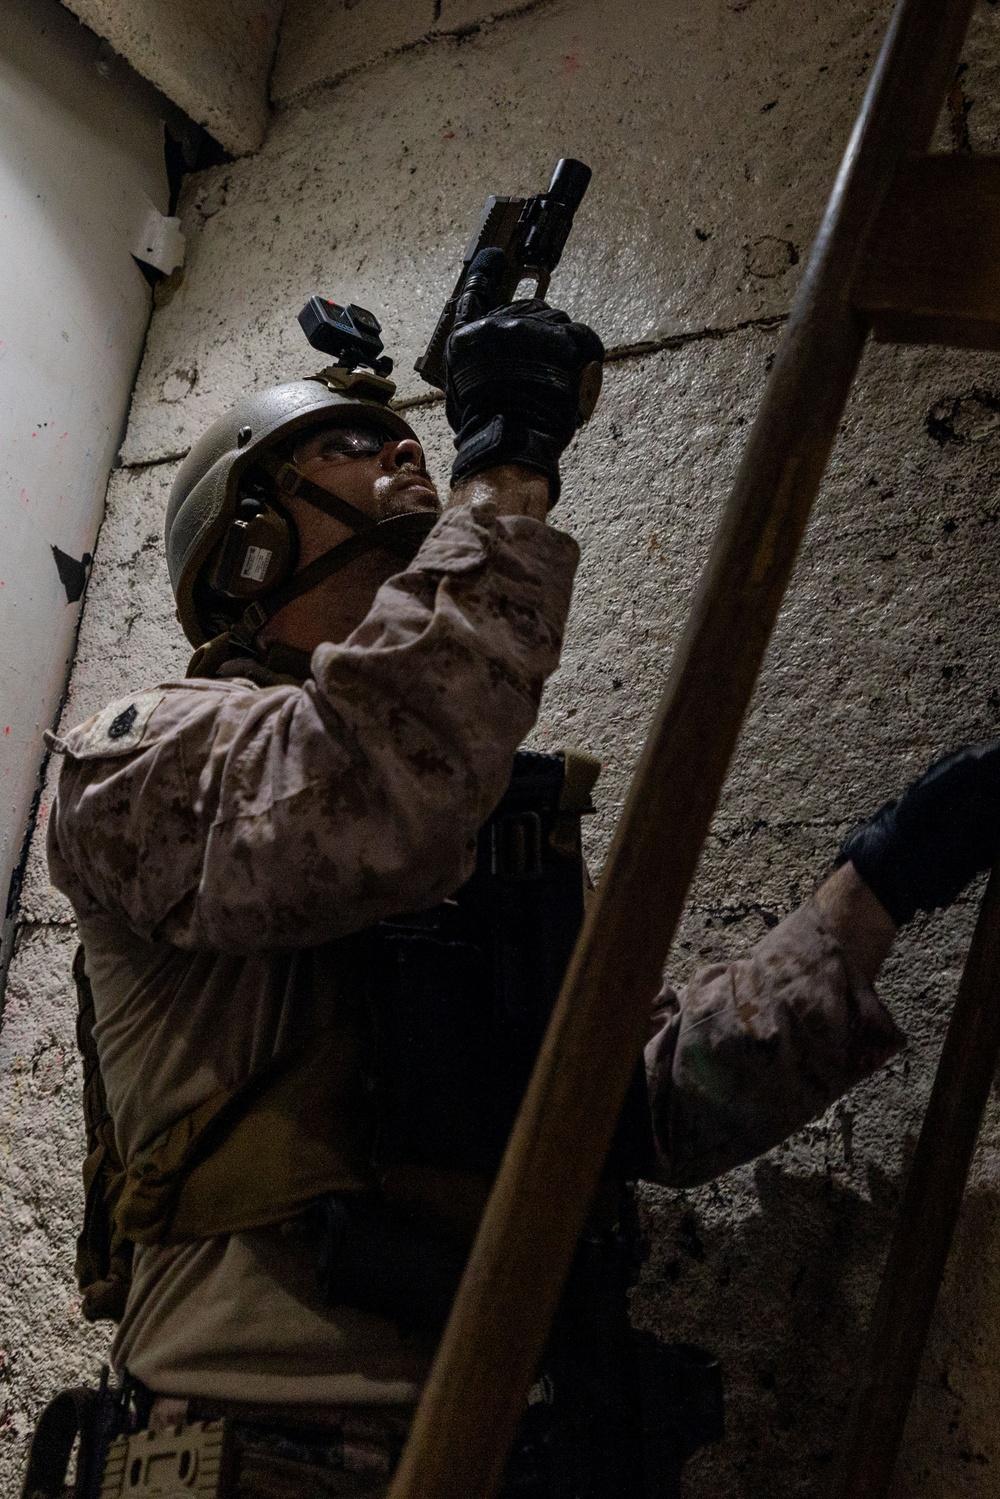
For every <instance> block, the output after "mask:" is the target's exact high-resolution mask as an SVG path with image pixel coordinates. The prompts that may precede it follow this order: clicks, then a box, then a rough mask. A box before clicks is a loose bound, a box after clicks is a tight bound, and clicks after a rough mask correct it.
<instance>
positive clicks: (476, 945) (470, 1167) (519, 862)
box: [74, 751, 653, 1320]
mask: <svg viewBox="0 0 1000 1499" xmlns="http://www.w3.org/2000/svg"><path fill="white" fill-rule="evenodd" d="M598 773H599V767H598V765H597V763H596V762H595V761H593V760H591V759H590V758H589V757H586V756H580V755H574V754H566V755H543V754H536V753H531V752H528V751H520V752H519V753H518V754H517V756H516V757H515V763H514V771H513V776H512V779H511V783H510V786H509V788H508V790H507V792H506V793H505V795H504V797H503V799H502V801H501V802H500V804H499V806H498V807H497V809H496V811H495V812H494V813H493V815H492V816H491V817H490V818H489V820H488V821H487V822H486V823H485V824H484V826H483V828H482V829H481V830H480V833H479V838H478V848H477V858H476V865H475V869H474V872H473V874H472V877H471V878H470V879H469V880H468V881H467V883H466V884H465V885H464V886H463V887H462V888H461V889H460V890H459V891H458V892H457V893H456V894H455V896H454V897H452V898H451V899H450V900H447V901H444V902H442V903H441V904H440V905H438V906H435V907H433V908H432V909H430V910H428V911H425V912H421V913H417V914H415V915H410V916H401V917H396V918H393V919H392V920H388V921H382V922H379V923H378V924H377V925H376V926H374V927H372V928H370V929H368V930H367V931H364V932H361V933H357V934H354V935H352V936H350V937H347V938H344V939H341V940H340V941H338V942H336V943H334V944H331V949H332V952H331V959H332V960H334V959H335V961H336V962H337V966H338V974H342V975H343V978H344V982H345V983H347V984H349V985H352V986H354V988H355V991H356V996H357V997H358V999H359V1000H360V1005H359V1006H358V1008H359V1010H360V1012H361V1013H364V1014H365V1015H366V1017H367V1018H368V1021H369V1023H370V1032H369V1035H368V1037H367V1044H366V1046H365V1047H364V1049H363V1051H364V1055H363V1057H362V1059H361V1065H362V1066H363V1067H364V1068H365V1071H366V1079H367V1087H368V1092H369V1095H370V1097H371V1099H372V1102H373V1111H372V1119H371V1126H370V1131H371V1132H370V1138H371V1151H370V1156H371V1158H370V1171H369V1172H367V1173H363V1174H360V1175H359V1174H358V1173H357V1172H354V1173H353V1174H352V1173H351V1171H349V1170H347V1169H346V1168H345V1158H348V1157H349V1156H350V1154H351V1152H350V1151H349V1150H348V1149H347V1147H346V1145H345V1143H344V1141H343V1139H341V1138H340V1135H339V1134H338V1131H339V1132H340V1134H343V1132H344V1130H346V1129H347V1122H346V1121H338V1120H337V1119H336V1117H335V1115H334V1111H332V1110H324V1107H323V1103H324V1080H325V1079H326V1078H328V1077H329V1076H330V1068H331V1067H333V1066H336V1065H337V1061H336V1059H335V1057H334V1055H333V1053H332V1051H330V1050H329V1049H324V1046H323V1045H322V1044H320V1045H316V1044H315V1043H313V1044H311V1045H310V1046H309V1048H308V1050H307V1051H304V1052H303V1053H300V1054H292V1055H289V1056H285V1057H282V1058H280V1059H278V1060H277V1061H276V1062H275V1063H274V1064H273V1065H272V1066H271V1067H269V1068H268V1069H266V1070H265V1071H264V1072H262V1073H260V1074H258V1075H257V1076H255V1077H252V1078H250V1079H249V1080H248V1081H247V1082H246V1083H245V1084H244V1085H242V1086H241V1087H240V1088H238V1089H235V1090H233V1091H231V1092H221V1093H219V1094H218V1095H216V1096H215V1097H214V1098H212V1099H209V1100H208V1101H207V1102H206V1103H205V1104H203V1105H202V1106H201V1108H199V1109H198V1110H197V1111H195V1112H194V1113H192V1114H189V1115H186V1116H184V1117H183V1118H181V1119H179V1120H178V1121H177V1122H176V1123H175V1124H174V1125H173V1126H172V1127H171V1129H169V1130H168V1131H167V1132H166V1133H165V1134H164V1135H163V1136H161V1137H160V1138H159V1139H158V1140H155V1141H154V1142H153V1143H152V1145H151V1146H150V1147H149V1148H148V1149H146V1150H144V1151H142V1152H140V1153H139V1154H138V1155H137V1156H136V1158H135V1159H133V1160H132V1161H130V1162H129V1164H128V1167H127V1169H126V1168H125V1167H124V1166H123V1164H122V1162H121V1161H120V1159H119V1158H118V1155H117V1151H116V1148H115V1143H114V1133H113V1127H112V1122H111V1119H110V1117H109V1114H108V1109H107V1102H106V1099H105V1097H104V1090H103V1085H102V1083H101V1078H100V1069H99V1067H98V1065H97V1057H96V1051H95V1049H94V1045H93V1036H92V1028H91V1027H92V1017H93V1001H92V997H91V995H90V990H89V984H88V982H87V978H86V973H85V969H84V964H83V960H82V956H81V954H78V957H77V962H76V964H75V965H74V974H75V976H76V979H77V986H78V993H79V1000H80V1022H79V1025H78V1039H79V1043H80V1047H81V1051H82V1052H83V1056H84V1073H85V1082H84V1100H85V1113H86V1120H87V1144H88V1152H89V1153H88V1156H87V1161H86V1164H85V1168H84V1184H85V1188H86V1210H85V1218H84V1228H83V1232H82V1234H81V1236H80V1239H79V1242H78V1255H77V1275H78V1280H79V1283H80V1289H81V1291H82V1293H83V1311H84V1315H85V1316H86V1317H88V1318H89V1319H91V1320H93V1319H95V1318H98V1317H120V1316H121V1315H122V1312H123V1309H124V1302H125V1296H126V1295H127V1291H128V1279H129V1267H130V1259H131V1246H132V1243H133V1242H139V1243H176V1242H184V1241H186V1240H191V1239H197V1238H201V1237H208V1236H211V1235H214V1234H221V1233H234V1232H240V1231H243V1230H245V1229H248V1228H253V1227H260V1226H262V1225H263V1224H266V1223H274V1222H281V1221H284V1220H286V1219H288V1218H290V1217H292V1216H294V1215H295V1214H296V1213H297V1212H300V1211H302V1210H303V1209H304V1208H306V1207H307V1206H308V1205H309V1204H310V1203H312V1202H314V1201H315V1200H316V1199H317V1198H320V1197H322V1196H323V1194H324V1193H329V1192H342V1191H344V1190H345V1188H346V1189H347V1190H348V1191H358V1192H365V1191H373V1190H374V1191H378V1192H380V1193H381V1194H382V1195H383V1196H384V1197H385V1198H386V1200H388V1201H392V1202H405V1203H407V1204H409V1205H411V1206H414V1207H416V1208H418V1209H420V1210H422V1211H423V1212H425V1213H426V1214H428V1215H429V1216H430V1217H431V1218H432V1219H433V1218H437V1219H439V1220H441V1221H444V1222H446V1223H447V1224H448V1226H449V1227H451V1228H457V1229H459V1230H460V1231H461V1232H463V1233H464V1234H465V1235H466V1237H470V1238H471V1236H472V1234H473V1233H474V1231H475V1228H476V1225H477V1223H478V1218H479V1215H480V1213H481V1210H482V1207H483V1204H484V1203H485V1199H486V1196H487V1194H488V1191H489V1187H490V1184H491V1182H492V1179H493V1176H494V1174H495V1172H496V1170H497V1167H498V1165H499V1162H500V1159H501V1157H502V1154H503V1151H504V1148H505V1145H506V1142H507V1137H508V1135H509V1133H510V1130H511V1127H512V1125H513V1122H514V1119H515V1117H516V1114H517V1110H518V1107H519V1105H520V1102H521V1098H522V1096H523V1094H524V1090H525V1087H526V1085H527V1082H528V1079H529V1077H530V1075H531V1071H532V1068H533V1066H534V1061H535V1057H536V1055H537V1053H538V1049H539V1046H540V1044H541V1041H542V1037H543V1035H544V1032H545V1027H546V1024H547V1022H548V1018H549V1015H550V1013H551V1010H552V1007H553V1005H554V1003H555V1000H556V997H557V995H558V993H559V988H560V985H561V982H562V978H563V975H564V973H565V971H566V967H567V964H568V962H569V958H570V955H571V953H572V950H573V946H574V943H575V941H576V937H577V934H578V932H579V929H580V925H581V923H582V920H583V900H584V883H585V871H584V865H583V857H582V852H581V844H580V819H581V816H582V815H583V814H584V813H586V812H589V811H592V810H593V807H592V804H591V800H590V793H591V790H592V787H593V784H594V782H595V781H596V779H597V775H598ZM81 952H82V950H81ZM333 1040H334V1042H335V1040H336V1038H333ZM334 1049H335V1048H334ZM341 1065H343V1064H342V1063H341ZM652 1159H653V1142H652V1135H651V1127H650V1118H649V1106H648V1101H647V1096H646V1087H645V1078H644V1076H643V1074H642V1070H641V1067H640V1068H639V1069H637V1072H636V1076H635V1079H634V1082H633V1087H632V1089H631V1091H630V1094H629V1098H628V1100H627V1101H626V1105H625V1108H624V1110H623V1113H622V1117H621V1120H620V1123H619V1127H618V1131H617V1134H616V1137H615V1141H614V1144H613V1145H612V1149H611V1152H610V1155H609V1158H608V1162H607V1165H606V1172H605V1174H606V1176H607V1177H608V1178H612V1179H614V1180H616V1181H618V1182H620V1181H624V1180H628V1179H634V1178H635V1177H637V1176H641V1175H646V1174H648V1173H649V1168H650V1166H651V1164H652Z"/></svg>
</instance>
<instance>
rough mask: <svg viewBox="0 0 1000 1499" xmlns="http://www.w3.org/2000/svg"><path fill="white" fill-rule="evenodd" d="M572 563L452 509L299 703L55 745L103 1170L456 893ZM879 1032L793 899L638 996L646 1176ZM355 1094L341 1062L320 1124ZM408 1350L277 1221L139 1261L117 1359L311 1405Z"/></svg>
mask: <svg viewBox="0 0 1000 1499" xmlns="http://www.w3.org/2000/svg"><path fill="white" fill-rule="evenodd" d="M576 562H577V548H576V546H575V544H574V542H573V541H572V540H571V539H570V538H569V537H567V536H565V535H563V534H561V533H560V532H559V531H557V530H555V529H554V528H551V527H548V526H545V525H543V524H541V523H539V522H537V521H535V520H532V519H529V518H526V517H508V518H501V519H497V518H496V513H495V509H494V507H493V506H492V505H490V504H489V503H488V502H484V501H478V502H473V505H472V506H463V507H460V508H457V509H454V510H452V511H449V512H448V513H447V514H446V515H445V516H444V518H443V519H442V520H441V522H440V523H439V524H438V526H437V528H436V530H435V531H434V533H433V534H432V535H431V537H430V538H429V540H428V541H427V542H425V544H424V546H423V547H422V549H421V551H420V553H419V555H418V556H417V558H416V560H415V561H414V562H413V564H412V565H411V566H410V567H409V568H408V569H407V571H405V572H403V573H402V574H400V575H399V576H397V577H396V578H394V579H392V580H391V581H390V582H389V583H387V584H385V585H384V586H383V587H382V589H381V590H380V591H379V594H378V596H377V598H376V600H375V603H374V605H373V607H372V609H371V612H370V613H369V615H368V617H367V619H366V620H365V621H364V623H363V624H362V625H361V626H360V627H359V628H358V629H357V630H356V631H355V632H354V634H353V635H352V636H351V637H350V638H349V639H348V640H347V641H345V642H344V643H343V644H339V645H332V644H328V645H321V646H320V647H319V648H318V649H317V650H316V652H315V654H314V656H313V659H312V671H313V678H312V679H311V680H310V681H308V682H306V684H305V685H304V686H302V687H297V686H276V687H267V688H263V689H262V688H260V687H257V686H255V685H254V684H253V683H251V682H249V681H246V680H243V679H236V680H228V681H207V680H192V681H186V682H182V683H171V684H168V685H166V686H162V687H158V688H156V689H154V690H153V691H149V692H141V693H138V694H137V695H134V696H133V697H131V698H129V699H123V700H121V701H120V702H118V703H116V704H113V705H112V706H111V707H110V708H108V709H107V710H105V712H104V713H103V714H100V715H98V716H97V717H96V718H95V719H92V720H90V721H89V722H88V723H86V724H83V725H81V726H80V727H78V728H76V729H73V730H71V731H70V732H69V733H67V734H66V735H65V736H64V737H63V738H62V739H60V740H58V741H55V748H56V749H57V750H58V751H59V752H60V753H61V754H62V755H63V756H64V761H63V767H62V773H61V778H60V782H59V788H58V795H57V797H56V799H55V802H54V804H53V808H52V814H51V819H50V824H49V859H50V868H51V872H52V878H53V880H54V882H55V883H56V884H57V885H58V886H59V888H60V889H62V890H63V891H65V893H66V894H67V895H68V896H69V898H70V899H71V901H72V902H73V905H74V907H75V909H76V912H77V915H78V918H79V924H80V932H81V937H82V940H83V943H84V945H85V948H86V952H87V967H88V972H89V975H90V979H91V982H92V985H93V990H94V999H95V1007H96V1017H97V1024H96V1027H95V1035H96V1038H97V1043H98V1048H99V1051H100V1056H101V1067H102V1071H103V1074H104V1078H105V1083H106V1086H107V1091H108V1096H109V1100H110V1103H111V1109H112V1113H113V1115H114V1118H115V1121H116V1130H117V1136H118V1142H119V1146H120V1148H121V1152H122V1155H123V1158H125V1159H126V1160H128V1159H129V1158H130V1157H132V1156H133V1155H134V1153H135V1152H136V1151H138V1150H140V1149H141V1148H142V1147H143V1146H144V1145H146V1144H147V1143H148V1142H149V1140H150V1139H152V1138H153V1137H155V1136H156V1135H157V1134H158V1132H160V1131H162V1130H164V1129H165V1128H166V1127H167V1126H168V1125H170V1124H171V1122H172V1121H174V1120H176V1119H177V1118H178V1117H179V1116H180V1115H182V1114H184V1113H185V1112H186V1111H189V1110H191V1109H194V1108H196V1107H197V1106H198V1105H199V1103H201V1102H202V1101H204V1100H205V1099H206V1098H208V1097H209V1096H210V1095H211V1094H212V1093H213V1092H214V1091H215V1090H217V1089H219V1088H220V1087H232V1086H238V1085H239V1084H240V1083H241V1082H242V1081H244V1080H245V1079H246V1078H247V1077H248V1076H250V1075H251V1074H253V1073H254V1072H256V1071H257V1070H258V1069H259V1068H260V1067H262V1066H263V1065H265V1064H266V1063H267V1062H268V1061H269V1060H270V1059H271V1058H272V1057H274V1056H276V1055H280V1053H281V1052H282V1051H283V1049H285V1048H287V1047H288V1046H289V1045H291V1044H292V1043H293V1042H294V1041H301V1038H302V1037H303V1036H309V1035H310V1034H311V1031H312V1028H314V1027H317V1026H319V1025H321V1024H322V1022H323V1017H324V1016H325V1015H326V1016H328V1015H329V1014H331V1013H336V1011H337V1007H338V1004H340V1003H341V1001H340V997H339V995H338V987H337V974H336V963H335V960H333V959H331V956H330V951H331V950H330V949H328V948H327V946H326V944H329V943H331V942H333V941H334V940H335V939H337V938H338V937H340V936H342V935H343V934H345V933H349V932H351V931H355V930H359V929H361V928H363V927H365V926H367V925H368V924H370V923H372V922H374V921H377V920H378V919H379V918H381V917H383V916H386V915H389V914H393V913H397V912H399V911H400V910H414V909H419V908H421V907H424V906H428V905H430V904H432V903H433V902H436V901H438V900H440V899H442V898H444V897H446V896H448V895H449V894H450V893H451V892H453V891H454V890H455V889H456V888H457V887H458V886H459V885H460V884H461V883H462V881H463V880H464V879H465V878H466V877H467V876H468V874H469V873H470V870H471V865H472V860H473V857H474V847H475V833H476V830H477V829H478V827H479V826H480V825H481V823H482V822H483V821H484V819H485V818H486V816H487V815H488V814H489V812H490V811H491V810H492V808H493V807H494V806H495V804H496V803H497V801H498V800H499V798H500V796H501V793H502V792H503V790H504V787H505V784H506V781H507V778H508V776H509V774H510V767H511V760H512V756H513V752H514V750H515V748H516V746H517V745H518V744H519V743H520V741H521V740H522V739H523V737H524V735H525V734H526V733H527V732H528V730H529V729H530V728H531V726H532V724H533V722H534V720H535V716H536V712H537V707H538V702H539V698H540V694H541V690H542V687H543V684H544V682H545V680H546V678H547V677H548V676H549V675H550V673H551V672H552V671H553V670H554V668H555V666H556V664H557V661H558V657H559V651H560V647H561V641H562V633H563V629H564V625H565V620H566V615H567V612H568V608H569V602H570V593H571V585H572V578H573V573H574V569H575V567H576ZM348 1033H349V1025H348V1026H347V1030H345V1034H348ZM899 1043H900V1037H899V1033H898V1032H897V1030H896V1028H895V1026H894V1025H893V1023H892V1021H891V1019H890V1018H889V1016H888V1015H887V1013H886V1012H885V1010H884V1009H883V1008H882V1006H881V1004H880V1003H879V1001H878V1000H877V998H876V997H875V994H874V992H873V991H872V990H871V988H870V987H869V986H866V985H865V984H863V983H861V982H859V981H858V979H857V978H856V977H854V976H852V974H851V973H850V972H849V969H848V964H847V962H846V960H845V957H844V954H843V953H842V951H841V949H840V947H839V945H838V941H837V938H836V934H835V933H834V932H833V931H832V930H830V928H829V927H828V926H827V924H826V923H825V921H824V919H823V917H822V915H821V913H820V912H819V910H818V908H817V907H815V906H814V905H812V904H809V905H807V906H805V907H803V908H802V909H801V910H800V911H799V912H797V913H796V914H795V915H793V916H791V917H789V918H788V920H786V921H785V922H783V923H782V924H781V925H780V926H779V927H777V928H776V929H775V930H774V931H772V932H771V933H769V934H768V936H767V937H766V938H765V939H764V941H763V942H761V943H760V944H759V945H758V947H757V948H756V949H755V951H754V952H753V953H752V954H751V955H750V957H749V958H747V959H746V960H745V961H742V962H739V963H734V964H730V965H715V966H713V967H711V968H708V969H705V970H703V971H702V972H700V973H698V974H697V975H696V976H695V978H694V979H693V980H692V982H691V983H690V984H689V985H688V987H687V989H686V990H685V991H683V992H681V993H680V994H675V993H674V992H673V991H672V990H671V989H669V988H665V989H664V990H663V992H662V993H661V995H660V997H659V999H658V1001H657V1006H656V1011H655V1019H654V1024H653V1027H652V1039H651V1041H650V1043H649V1047H648V1050H647V1061H648V1072H649V1079H650V1090H651V1099H652V1103H653V1112H654V1124H655V1127H656V1132H657V1136H658V1140H659V1144H660V1148H661V1151H662V1155H663V1172H664V1177H665V1179H666V1180H668V1181H670V1182H673V1183H676V1184H687V1183H691V1182H694V1181H698V1180H704V1179H705V1178H707V1177H709V1176H711V1175H713V1174H715V1173H717V1172H718V1171H721V1170H725V1169H727V1168H728V1167H730V1166H732V1165H734V1164H735V1163H736V1162H737V1161H740V1160H745V1159H747V1158H749V1157H750V1156H752V1155H754V1154H755V1153H757V1152H758V1151H760V1150H762V1149H764V1148H766V1147H767V1146H769V1145H771V1144H773V1143H775V1142H776V1141H777V1140H779V1139H781V1138H783V1137H784V1136H785V1135H786V1134H787V1133H789V1132H790V1131H791V1130H793V1129H795V1128H797V1127H798V1126H800V1125H801V1124H803V1123H804V1122H805V1121H806V1120H807V1119H809V1118H811V1117H813V1116H814V1115H815V1114H817V1113H818V1112H820V1111H821V1110H822V1109H824V1108H825V1107H826V1106H827V1105H828V1104H829V1103H830V1102H831V1101H832V1100H833V1099H834V1098H835V1097H836V1096H838V1094H839V1093H841V1092H842V1091H843V1090H844V1088H846V1087H848V1086H849V1085H850V1084H852V1083H853V1082H855V1081H857V1080H858V1079H859V1078H860V1077H863V1076H864V1075H865V1074H866V1073H868V1072H870V1071H871V1070H872V1069H873V1068H874V1067H876V1066H878V1065H879V1064H880V1063H881V1062H882V1061H884V1060H885V1059H886V1057H888V1056H889V1055H891V1053H892V1052H893V1051H894V1050H895V1049H896V1047H897V1046H898V1045H899ZM360 1086H361V1085H360V1078H359V1075H358V1072H357V1069H356V1068H353V1067H352V1059H351V1056H350V1055H349V1054H346V1053H345V1057H344V1059H343V1068H342V1077H341V1078H340V1079H339V1081H338V1088H339V1093H338V1107H341V1108H342V1109H343V1112H344V1116H345V1118H346V1117H349V1116H350V1113H351V1110H352V1107H353V1106H354V1103H355V1102H357V1103H358V1104H359V1106H360V1103H361V1100H360V1097H359V1088H360ZM353 1169H355V1167H354V1166H352V1163H351V1161H350V1160H347V1161H345V1167H344V1170H345V1180H347V1179H349V1178H350V1174H351V1171H352V1170H353ZM356 1170H357V1172H358V1173H359V1174H363V1170H364V1166H363V1162H361V1161H358V1162H357V1163H356ZM428 1356H429V1350H428V1349H427V1348H426V1347H424V1346H421V1345H419V1344H417V1343H415V1342H414V1341H412V1340H404V1339H402V1338H401V1337H400V1335H399V1333H398V1332H397V1330H396V1328H395V1326H394V1325H393V1324H391V1323H389V1322H386V1321H384V1320H382V1319H380V1318H377V1317H374V1316H369V1315H367V1314H365V1313H361V1312H356V1311H352V1310H351V1309H349V1308H344V1307H336V1308H330V1307H327V1306H324V1305H322V1304H321V1303H320V1301H319V1299H318V1297H317V1295H316V1292H315V1287H314V1280H313V1272H312V1263H311V1259H310V1256H309V1252H308V1245H306V1244H304V1243H303V1241H302V1240H300V1239H299V1238H298V1237H296V1234H295V1232H294V1231H289V1229H288V1226H287V1225H284V1226H282V1225H278V1226H274V1225H270V1226H267V1225H265V1226H263V1227H261V1228H259V1229H256V1230H252V1231H248V1232H244V1233H238V1234H230V1235H223V1236H216V1237H212V1238H206V1239H201V1240H199V1241H196V1242H192V1243H185V1244H178V1245H170V1246H166V1247H164V1246H149V1247H145V1248H142V1247H141V1248H140V1249H139V1250H138V1252H137V1256H136V1262H135V1269H134V1281H133V1287H132V1293H131V1295H130V1298H129V1303H128V1308H127V1311H126V1315H125V1318H124V1320H123V1322H122V1325H121V1327H120V1329H119V1333H118V1337H117V1341H116V1345H115V1359H116V1362H117V1363H119V1364H127V1365H128V1366H129V1368H130V1369H131V1370H132V1372H133V1373H134V1374H136V1375H137V1376H139V1377H140V1378H141V1379H142V1380H144V1381H145V1382H146V1383H147V1384H148V1385H149V1386H150V1387H151V1388H153V1389H154V1390H157V1391H160V1392H164V1393H165V1394H175V1395H178V1396H180V1395H193V1396H198V1397H202V1398H203V1399H212V1398H226V1399H229V1400H250V1401H261V1402H270V1403H274V1402H279V1403H283V1404H308V1403H314V1404H322V1405H326V1406H328V1407H329V1406H334V1405H337V1404H344V1403H348V1404H351V1403H358V1404H366V1405H370V1406H371V1405H375V1406H377V1405H379V1404H380V1403H381V1404H383V1405H384V1406H386V1407H392V1406H394V1405H399V1404H404V1405H405V1404H406V1403H407V1402H410V1401H412V1400H413V1399H414V1397H415V1395H416V1392H417V1390H418V1388H419V1385H420V1382H421V1380H422V1378H423V1376H424V1373H425V1371H426V1368H427V1361H428Z"/></svg>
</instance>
